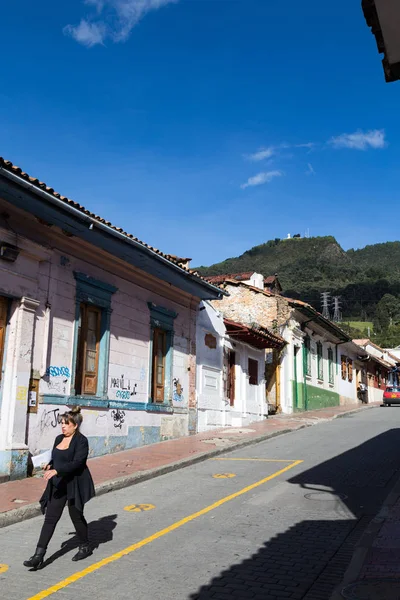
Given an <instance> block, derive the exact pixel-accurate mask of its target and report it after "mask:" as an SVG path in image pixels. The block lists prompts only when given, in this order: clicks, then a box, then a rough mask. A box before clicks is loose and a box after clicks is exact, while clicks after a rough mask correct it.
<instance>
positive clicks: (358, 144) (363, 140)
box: [329, 129, 386, 150]
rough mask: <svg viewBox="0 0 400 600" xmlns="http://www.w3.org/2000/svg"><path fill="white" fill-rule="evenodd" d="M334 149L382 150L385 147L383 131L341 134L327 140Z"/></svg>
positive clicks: (372, 130)
mask: <svg viewBox="0 0 400 600" xmlns="http://www.w3.org/2000/svg"><path fill="white" fill-rule="evenodd" d="M329 143H330V144H331V145H332V146H334V147H335V148H351V149H352V150H368V148H374V149H377V148H384V147H385V146H386V140H385V130H384V129H371V130H370V131H361V130H359V131H356V132H355V133H342V135H338V136H337V137H333V138H331V139H330V140H329Z"/></svg>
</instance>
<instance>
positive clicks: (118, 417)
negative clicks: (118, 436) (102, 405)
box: [111, 408, 125, 429]
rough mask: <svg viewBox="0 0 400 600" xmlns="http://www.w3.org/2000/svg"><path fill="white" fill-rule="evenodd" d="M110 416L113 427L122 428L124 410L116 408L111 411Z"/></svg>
mask: <svg viewBox="0 0 400 600" xmlns="http://www.w3.org/2000/svg"><path fill="white" fill-rule="evenodd" d="M111 417H112V419H113V421H114V427H115V428H117V429H122V424H123V423H125V412H124V411H123V410H119V408H117V409H115V410H112V411H111Z"/></svg>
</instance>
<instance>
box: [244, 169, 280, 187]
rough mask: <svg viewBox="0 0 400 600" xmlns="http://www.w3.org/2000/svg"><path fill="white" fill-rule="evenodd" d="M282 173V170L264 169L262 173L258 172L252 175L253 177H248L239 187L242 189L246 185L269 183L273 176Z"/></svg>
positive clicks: (278, 175)
mask: <svg viewBox="0 0 400 600" xmlns="http://www.w3.org/2000/svg"><path fill="white" fill-rule="evenodd" d="M282 175H283V173H282V171H264V172H262V173H258V175H254V177H250V178H249V179H248V180H247V181H246V183H243V184H242V185H241V186H240V187H241V188H242V190H245V189H246V188H248V187H254V186H256V185H263V184H264V183H269V182H270V181H272V180H273V179H274V178H275V177H282Z"/></svg>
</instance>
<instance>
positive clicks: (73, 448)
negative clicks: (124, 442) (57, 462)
mask: <svg viewBox="0 0 400 600" xmlns="http://www.w3.org/2000/svg"><path fill="white" fill-rule="evenodd" d="M63 438H64V436H63V435H62V434H61V435H58V436H57V437H56V439H55V441H54V446H53V449H54V448H55V447H56V446H58V444H59V443H60V442H61V440H62V439H63ZM66 452H68V458H69V460H68V462H67V463H66V465H65V466H64V468H63V472H62V473H58V477H60V478H62V480H63V482H65V483H66V486H67V498H68V500H72V501H73V502H74V504H75V506H76V508H77V509H78V510H83V506H84V505H85V504H86V502H89V500H90V499H91V498H93V496H94V495H95V491H94V484H93V479H92V476H91V474H90V471H89V469H88V467H87V465H86V461H87V457H88V453H89V443H88V440H87V437H85V436H84V435H83V434H82V433H80V432H79V431H77V432H76V433H75V434H74V437H73V438H72V440H71V443H70V445H69V448H68V450H66ZM50 465H51V463H50ZM52 487H53V483H52V480H51V479H50V480H49V481H48V482H47V486H46V489H45V491H44V493H43V496H42V497H41V498H40V505H41V508H42V513H44V512H45V510H46V506H47V503H48V501H49V499H50V497H51V490H52Z"/></svg>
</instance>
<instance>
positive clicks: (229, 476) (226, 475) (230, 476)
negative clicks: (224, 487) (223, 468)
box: [213, 473, 236, 479]
mask: <svg viewBox="0 0 400 600" xmlns="http://www.w3.org/2000/svg"><path fill="white" fill-rule="evenodd" d="M213 477H214V479H233V477H236V474H235V473H216V474H215V475H213Z"/></svg>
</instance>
